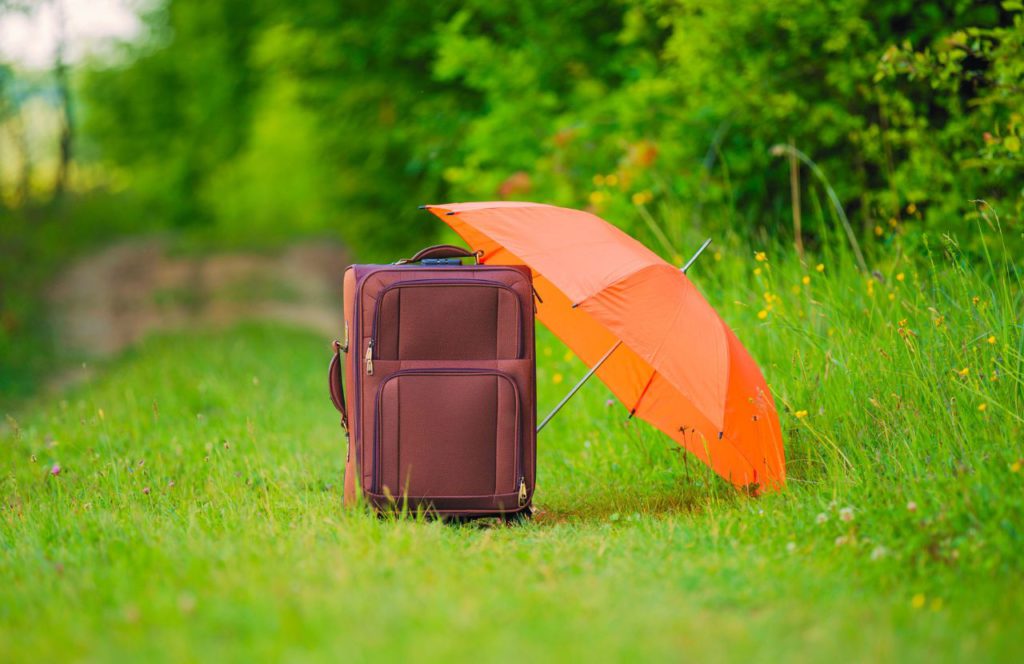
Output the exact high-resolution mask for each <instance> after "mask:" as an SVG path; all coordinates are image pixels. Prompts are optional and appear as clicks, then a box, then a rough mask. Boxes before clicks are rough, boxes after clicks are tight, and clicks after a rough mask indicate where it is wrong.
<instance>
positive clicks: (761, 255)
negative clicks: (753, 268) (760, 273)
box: [754, 251, 768, 263]
mask: <svg viewBox="0 0 1024 664" xmlns="http://www.w3.org/2000/svg"><path fill="white" fill-rule="evenodd" d="M754 259H755V260H756V261H757V262H758V263H763V262H765V261H766V260H768V255H767V254H765V253H764V252H763V251H758V252H756V253H755V254H754Z"/></svg>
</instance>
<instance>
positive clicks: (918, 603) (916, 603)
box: [910, 593, 924, 609]
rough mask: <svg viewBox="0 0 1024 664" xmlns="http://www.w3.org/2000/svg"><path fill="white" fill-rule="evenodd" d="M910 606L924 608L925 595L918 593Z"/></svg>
mask: <svg viewBox="0 0 1024 664" xmlns="http://www.w3.org/2000/svg"><path fill="white" fill-rule="evenodd" d="M910 606H912V607H914V608H915V609H920V608H921V607H922V606H924V594H922V593H917V594H916V595H914V598H913V599H911V600H910Z"/></svg>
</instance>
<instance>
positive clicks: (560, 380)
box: [551, 373, 564, 385]
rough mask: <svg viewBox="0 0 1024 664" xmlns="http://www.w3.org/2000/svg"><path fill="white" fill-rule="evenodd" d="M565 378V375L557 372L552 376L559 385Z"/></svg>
mask: <svg viewBox="0 0 1024 664" xmlns="http://www.w3.org/2000/svg"><path fill="white" fill-rule="evenodd" d="M563 379H564V377H563V376H562V374H560V373H556V374H555V375H554V376H552V377H551V382H552V383H554V384H555V385H558V384H559V383H561V382H562V380H563Z"/></svg>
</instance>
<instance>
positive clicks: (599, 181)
mask: <svg viewBox="0 0 1024 664" xmlns="http://www.w3.org/2000/svg"><path fill="white" fill-rule="evenodd" d="M594 186H595V187H603V186H604V176H603V175H601V174H600V173H598V174H597V175H595V176H594Z"/></svg>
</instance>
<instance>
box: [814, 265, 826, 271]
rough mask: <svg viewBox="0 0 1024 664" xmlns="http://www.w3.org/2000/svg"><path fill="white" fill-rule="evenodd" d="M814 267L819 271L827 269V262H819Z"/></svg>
mask: <svg viewBox="0 0 1024 664" xmlns="http://www.w3.org/2000/svg"><path fill="white" fill-rule="evenodd" d="M814 269H815V270H817V271H818V272H824V271H825V264H824V263H818V264H817V265H816V266H815V267H814Z"/></svg>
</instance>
